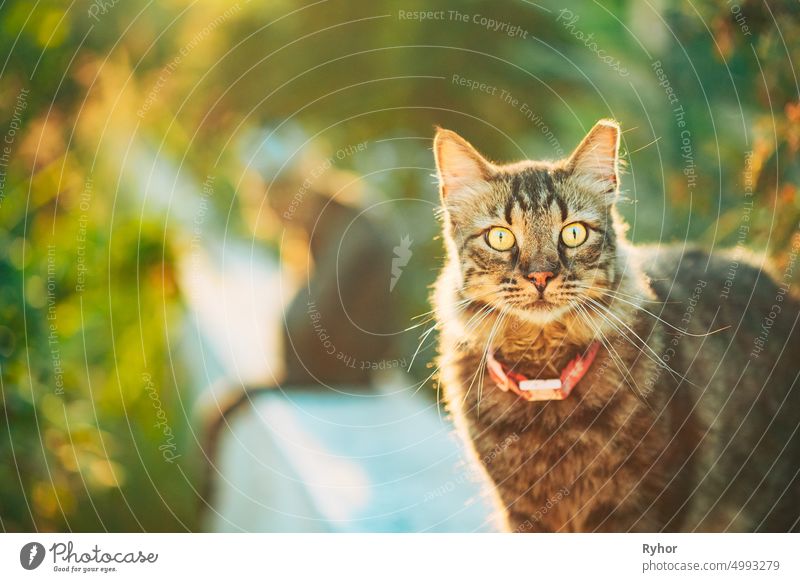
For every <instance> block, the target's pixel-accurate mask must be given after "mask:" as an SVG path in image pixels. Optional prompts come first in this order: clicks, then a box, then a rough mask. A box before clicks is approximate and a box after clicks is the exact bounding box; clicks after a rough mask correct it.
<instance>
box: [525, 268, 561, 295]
mask: <svg viewBox="0 0 800 582" xmlns="http://www.w3.org/2000/svg"><path fill="white" fill-rule="evenodd" d="M554 276H555V275H554V274H553V271H535V272H533V273H528V279H530V280H531V281H532V282H533V285H534V286H535V287H536V288H537V289H538V290H539V291H544V288H545V287H547V283H548V282H549V281H550V279H552V278H553V277H554Z"/></svg>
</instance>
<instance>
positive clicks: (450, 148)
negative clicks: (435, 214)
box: [433, 127, 494, 206]
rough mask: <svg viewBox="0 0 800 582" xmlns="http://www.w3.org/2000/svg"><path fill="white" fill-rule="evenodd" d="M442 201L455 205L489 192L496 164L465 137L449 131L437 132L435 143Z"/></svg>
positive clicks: (438, 130) (438, 129) (440, 129)
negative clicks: (488, 181)
mask: <svg viewBox="0 0 800 582" xmlns="http://www.w3.org/2000/svg"><path fill="white" fill-rule="evenodd" d="M433 153H434V156H435V157H436V170H437V173H438V175H439V191H440V193H441V196H442V202H443V203H444V204H445V205H446V206H447V205H452V204H453V203H455V202H457V201H463V200H464V199H466V198H469V197H471V196H473V195H480V194H481V193H483V192H485V190H486V183H487V180H488V179H489V178H490V177H491V175H492V174H493V172H494V165H493V164H492V163H491V162H489V161H488V160H486V159H485V158H484V157H483V156H482V155H480V154H479V153H478V151H477V150H476V149H475V148H474V147H472V145H471V144H470V143H469V142H468V141H467V140H465V139H464V138H463V137H461V136H460V135H458V134H457V133H456V132H454V131H450V130H449V129H442V128H441V127H439V128H437V129H436V138H435V139H434V140H433Z"/></svg>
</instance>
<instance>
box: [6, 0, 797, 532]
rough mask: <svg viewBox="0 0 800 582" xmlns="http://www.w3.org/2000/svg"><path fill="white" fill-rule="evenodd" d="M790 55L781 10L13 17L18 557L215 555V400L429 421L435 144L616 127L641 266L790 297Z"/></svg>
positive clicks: (253, 10)
mask: <svg viewBox="0 0 800 582" xmlns="http://www.w3.org/2000/svg"><path fill="white" fill-rule="evenodd" d="M417 11H428V12H430V11H434V13H433V14H429V15H428V17H426V18H421V17H420V16H419V15H418V14H415V12H417ZM798 39H800V9H799V8H798V3H797V2H795V1H789V0H775V1H769V2H767V1H766V0H761V1H759V0H752V1H751V0H740V1H738V2H737V1H727V0H697V1H691V2H677V1H674V2H673V1H666V0H645V1H642V2H640V1H634V0H628V1H624V0H616V1H609V2H569V1H566V2H551V1H548V0H540V1H538V2H528V1H526V0H503V1H498V2H494V1H492V2H489V1H486V2H477V1H465V0H458V1H456V0H450V1H442V0H436V1H433V2H428V1H425V2H423V1H422V0H400V1H382V2H367V1H363V0H357V1H353V0H320V1H317V2H310V1H309V2H300V1H289V0H269V1H256V0H253V1H250V2H248V1H246V0H239V1H238V2H231V1H222V0H196V1H185V0H160V1H158V2H155V1H149V2H148V1H145V0H135V1H134V0H94V1H93V2H87V1H67V0H64V1H62V0H48V1H45V2H42V1H37V2H30V1H28V0H5V1H3V2H1V3H0V135H2V137H0V139H1V140H2V142H0V313H2V317H0V372H2V375H1V376H0V380H1V382H0V529H2V530H4V531H19V530H28V531H29V530H39V531H87V530H97V531H104V530H107V531H140V530H146V531H160V530H164V531H184V530H192V531H195V530H200V529H204V528H206V527H208V526H207V525H206V523H205V522H204V521H203V515H202V513H203V512H202V511H201V510H200V509H198V508H199V507H202V505H203V504H204V500H203V499H201V497H202V491H203V490H204V487H205V484H204V479H206V478H207V477H208V470H207V467H208V457H209V454H210V453H209V448H208V447H207V446H204V438H205V433H204V430H205V429H204V427H205V424H204V423H206V422H207V415H208V411H209V410H211V411H212V412H213V410H214V408H215V406H214V405H213V404H214V403H216V404H218V403H219V400H218V398H217V394H219V392H215V388H214V387H215V386H217V387H218V386H220V385H224V386H230V385H235V386H240V387H241V386H243V385H263V386H270V385H272V386H279V387H281V388H286V389H288V387H290V386H292V385H301V384H302V385H309V384H317V385H318V386H319V387H320V391H321V393H325V391H326V390H327V391H333V392H334V393H335V392H336V390H337V389H336V388H335V386H339V385H348V386H352V387H359V386H360V387H363V390H364V391H365V392H364V393H365V394H368V393H370V392H369V390H370V389H372V388H374V387H375V386H380V385H383V384H392V385H395V384H397V385H399V386H401V387H402V389H401V391H404V392H405V393H406V394H407V396H408V398H410V399H414V401H419V402H420V403H421V404H420V407H421V410H426V411H427V410H430V409H433V410H435V409H436V408H437V406H436V405H437V403H436V398H437V392H436V389H435V388H436V384H435V380H434V379H431V378H430V374H431V372H432V371H433V369H432V368H431V367H430V362H431V361H432V359H433V357H434V352H435V348H434V342H435V335H434V334H429V335H427V336H424V337H423V338H422V340H423V341H422V343H421V344H420V339H421V338H420V332H424V331H426V330H428V329H430V325H424V326H421V327H414V326H415V325H417V323H418V322H422V323H426V322H425V318H424V316H423V317H422V318H418V319H415V317H417V316H420V315H421V314H425V312H427V311H428V310H429V309H430V308H429V306H428V294H429V287H430V285H431V283H432V282H433V281H434V279H435V276H436V270H437V268H438V266H439V265H440V263H441V257H442V252H443V251H442V245H441V241H440V240H438V239H437V231H438V222H437V220H436V218H435V211H436V208H437V197H438V194H437V191H436V186H435V182H434V179H433V177H432V174H433V172H434V168H433V160H432V155H431V150H430V146H431V137H432V134H433V130H434V127H435V126H436V125H440V126H444V127H447V128H451V129H454V130H456V131H458V132H460V133H461V134H462V135H464V136H465V137H467V138H468V139H469V140H471V141H472V142H473V143H475V144H477V145H478V147H479V148H480V149H481V150H482V151H483V152H484V153H485V154H486V155H487V156H488V157H490V158H493V159H496V160H499V161H505V160H513V159H518V158H523V157H527V158H556V157H560V156H563V155H566V154H568V153H569V152H570V150H571V148H572V147H574V145H575V144H576V143H577V142H578V140H579V139H580V137H581V136H582V135H583V134H584V133H585V132H586V131H587V130H588V129H589V128H590V127H591V125H592V124H593V123H594V122H595V121H596V120H597V119H598V118H601V117H613V118H616V119H618V120H619V121H620V122H621V124H622V126H623V129H624V136H623V137H624V139H623V142H624V143H623V148H624V154H625V158H626V160H627V170H626V174H625V176H624V179H623V194H624V196H623V200H622V201H621V203H620V206H619V208H620V211H621V213H622V214H623V215H624V216H625V217H626V218H627V219H628V221H629V222H630V224H631V229H630V231H629V235H630V237H631V238H632V239H633V240H634V241H636V242H640V243H646V242H677V243H680V244H683V243H692V244H695V243H696V244H700V245H703V246H706V247H709V248H717V249H718V248H721V247H723V246H736V245H737V244H738V245H741V246H743V247H747V248H748V249H751V250H752V251H754V252H757V253H766V254H767V255H769V256H771V257H773V258H774V259H775V260H776V261H777V263H778V265H779V266H780V265H781V263H782V262H785V261H786V258H787V251H788V248H789V246H790V245H789V241H790V239H791V237H792V236H798V235H797V231H798V219H799V218H800V195H798V190H797V187H798V184H800V165H798V161H797V159H798V148H800V99H799V95H800V85H799V84H798V72H797V69H796V67H795V64H796V63H800V41H798ZM751 202H752V206H749V204H750V203H751ZM320 321H324V322H325V323H324V326H323V325H322V324H321V323H320ZM409 328H410V329H409ZM320 329H324V330H325V331H324V335H325V336H326V337H323V334H322V333H321V332H320ZM329 341H330V342H332V343H333V344H335V346H336V349H334V353H338V354H341V355H342V357H339V358H338V359H334V357H332V356H331V355H330V354H329V352H328V347H329V343H327V342H329ZM420 345H421V347H420V349H419V353H418V354H417V355H416V357H414V354H415V352H416V351H417V348H418V346H420ZM348 358H350V359H352V360H353V361H354V362H355V363H356V364H357V365H349V364H348ZM365 362H366V363H367V364H366V366H365V364H364V363H365ZM364 368H366V369H364ZM393 383H394V384H393ZM355 393H357V390H356V389H355V388H354V389H353V390H352V391H350V392H348V394H355ZM209 403H212V404H211V405H210V404H209ZM217 408H218V406H217ZM256 446H257V445H256ZM301 485H302V484H298V486H301Z"/></svg>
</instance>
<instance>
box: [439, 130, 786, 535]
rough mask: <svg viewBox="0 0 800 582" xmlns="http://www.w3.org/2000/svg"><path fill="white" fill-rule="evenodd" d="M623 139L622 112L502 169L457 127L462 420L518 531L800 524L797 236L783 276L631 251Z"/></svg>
mask: <svg viewBox="0 0 800 582" xmlns="http://www.w3.org/2000/svg"><path fill="white" fill-rule="evenodd" d="M619 136H620V130H619V126H618V125H617V124H616V123H615V122H613V121H607V120H604V121H600V122H599V123H598V124H597V125H595V127H594V128H593V129H592V130H591V131H590V132H589V134H588V135H587V136H586V137H585V138H584V140H583V141H582V143H581V144H580V145H579V146H578V147H577V149H576V150H575V151H574V153H573V154H572V155H571V156H570V157H569V158H568V159H565V160H561V161H557V162H537V161H523V162H519V163H515V164H511V165H497V164H493V163H491V162H489V161H487V160H486V159H485V158H484V157H482V156H481V155H480V154H479V153H478V152H477V151H476V150H475V149H474V148H473V147H472V146H471V145H470V144H469V143H467V142H466V141H465V140H464V139H463V138H461V137H459V136H458V135H457V134H455V133H453V132H451V131H447V130H441V129H440V130H439V131H438V133H437V135H436V139H435V143H434V150H435V156H436V164H437V168H438V175H439V180H440V189H441V199H442V204H443V207H444V212H443V222H444V224H443V228H444V240H445V243H446V247H447V260H446V264H445V266H444V268H443V271H442V273H441V275H440V277H439V279H438V281H437V284H436V289H435V293H434V304H435V309H436V314H437V319H438V322H439V329H440V350H439V351H440V361H439V363H440V366H441V368H440V381H441V384H442V386H443V389H444V397H445V400H446V402H447V403H448V407H449V409H450V411H451V412H452V415H453V417H454V419H455V421H456V425H457V427H458V429H459V430H460V431H461V432H462V433H463V435H464V437H465V438H466V439H467V440H468V441H469V442H470V443H471V445H472V447H473V450H474V452H475V455H476V456H477V458H478V459H482V464H483V466H484V468H485V470H486V472H487V473H488V476H489V478H490V479H491V481H492V482H493V483H494V486H495V487H494V490H495V492H496V497H497V502H498V508H499V510H500V512H501V516H502V518H503V519H504V521H505V522H506V523H507V527H508V529H509V530H511V531H685V530H691V531H789V530H795V531H796V530H798V528H799V527H800V526H799V525H798V522H799V521H800V479H798V472H800V434H798V426H799V425H800V386H798V382H797V380H798V371H800V332H798V330H797V327H798V326H797V324H798V317H799V316H800V302H798V301H797V298H796V296H794V295H793V294H792V293H791V289H790V283H791V279H792V275H793V269H794V268H795V266H796V265H795V262H794V261H795V259H796V257H797V252H796V251H797V249H796V248H795V249H794V253H793V254H792V255H791V258H792V262H791V263H790V265H789V267H787V269H786V271H785V272H783V273H781V274H779V275H778V276H771V275H769V274H767V273H766V272H765V271H762V270H760V269H759V267H758V266H756V264H755V263H752V264H751V263H746V262H742V261H740V260H736V259H735V258H734V257H733V256H732V255H731V254H729V253H719V252H717V253H715V254H713V255H709V254H707V253H705V252H702V251H700V250H695V249H686V248H682V247H679V246H678V247H664V246H661V247H652V248H645V247H633V246H631V245H630V244H629V243H628V242H627V241H626V240H625V230H626V227H625V225H624V223H623V222H622V220H621V219H620V217H619V216H618V214H617V212H616V210H615V201H616V200H617V197H618V191H619V178H618V175H619V174H618V149H619V139H620V137H619ZM798 240H800V237H798ZM796 244H797V242H796ZM576 369H577V371H576ZM537 379H538V380H537ZM541 380H546V382H542V381H541ZM568 384H569V385H568ZM570 388H572V392H571V393H569V394H568V395H567V393H568V391H569V389H570Z"/></svg>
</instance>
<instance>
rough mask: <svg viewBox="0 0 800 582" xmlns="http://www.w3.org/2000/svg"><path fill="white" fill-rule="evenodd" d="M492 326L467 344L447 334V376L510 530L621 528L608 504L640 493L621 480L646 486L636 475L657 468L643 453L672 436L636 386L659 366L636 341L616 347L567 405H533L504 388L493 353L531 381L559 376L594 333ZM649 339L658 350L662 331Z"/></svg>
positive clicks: (459, 418) (451, 397) (603, 353)
mask: <svg viewBox="0 0 800 582" xmlns="http://www.w3.org/2000/svg"><path fill="white" fill-rule="evenodd" d="M485 326H486V327H485V328H480V329H476V330H473V334H472V336H471V337H470V338H469V340H468V341H466V342H464V340H463V335H461V334H460V333H458V334H457V335H458V337H459V338H460V339H458V340H456V336H455V335H448V334H447V333H444V334H443V337H442V348H443V351H442V380H443V384H444V386H445V391H446V393H445V397H446V400H447V401H448V402H449V403H450V409H451V411H453V413H454V416H455V418H456V422H457V424H458V425H459V426H460V427H461V428H462V430H465V431H466V432H467V433H468V435H469V440H470V441H471V442H472V443H473V446H474V448H475V452H476V454H477V456H478V458H479V459H481V460H482V462H483V465H484V467H485V469H486V471H487V473H488V474H489V476H490V477H491V479H492V481H493V482H494V483H495V484H496V485H497V486H498V493H499V495H500V496H501V498H502V505H503V506H504V507H505V508H506V512H507V516H508V520H509V529H511V530H519V531H557V530H564V531H585V530H586V529H593V528H595V527H598V528H600V529H602V528H603V527H604V525H606V526H608V527H612V525H613V527H615V528H619V527H620V519H621V518H620V516H619V515H617V516H616V517H615V518H614V520H613V521H609V520H608V519H607V518H608V516H607V515H605V513H604V512H605V511H606V509H605V508H608V507H614V506H615V505H616V502H617V501H618V500H619V499H621V498H625V496H626V494H628V493H632V490H631V491H621V490H620V488H619V485H618V483H620V482H622V483H629V484H631V486H632V485H633V484H636V483H638V482H639V481H640V480H641V475H638V476H637V474H636V473H637V471H640V473H645V472H646V470H647V468H648V467H649V465H647V466H645V465H646V464H647V463H649V462H650V461H651V460H652V458H651V456H650V455H647V456H646V458H645V457H643V456H642V455H640V454H637V451H639V452H641V450H644V449H645V448H648V449H649V450H650V451H659V450H661V449H663V447H661V444H662V443H663V442H664V437H665V436H666V435H665V427H664V426H663V425H660V424H658V423H654V422H653V419H654V417H653V414H652V413H651V412H650V411H649V410H647V409H646V408H645V407H643V406H642V404H641V402H640V401H639V400H638V399H637V398H636V397H635V396H634V394H633V391H632V390H633V389H634V387H635V386H633V384H636V382H637V380H638V381H639V382H641V380H642V379H643V378H646V377H648V376H649V375H651V374H654V373H655V372H656V371H655V366H654V364H653V363H652V361H651V360H649V359H648V358H646V357H642V358H637V357H636V356H635V354H636V353H640V352H639V351H636V352H634V351H631V349H630V345H629V344H625V345H622V344H621V345H617V346H614V344H609V347H606V346H604V347H603V348H602V349H601V350H600V351H599V353H598V356H597V358H596V359H595V361H594V362H593V363H592V366H591V367H590V368H589V370H588V372H587V373H586V375H585V376H584V378H583V379H582V380H581V381H580V383H579V384H578V386H577V387H576V388H575V390H574V391H573V393H572V394H571V395H570V396H569V397H568V398H567V399H565V400H563V401H549V402H527V401H524V400H522V399H520V398H518V397H517V396H516V395H514V394H512V393H509V392H505V391H503V390H501V389H500V388H499V387H498V386H497V385H496V384H495V383H494V381H493V380H492V379H491V377H489V375H488V374H486V373H485V371H484V368H485V353H486V352H487V350H489V349H491V350H492V351H493V352H494V353H495V354H496V355H497V357H498V358H499V359H501V360H502V361H504V362H505V363H506V364H507V365H509V364H511V365H513V368H514V370H515V371H517V372H519V373H522V374H523V375H525V376H527V377H529V378H553V377H558V376H559V375H560V371H561V370H562V369H563V367H564V366H565V365H566V364H567V362H568V361H569V360H570V359H572V358H573V357H574V356H575V355H576V354H577V353H580V352H581V351H582V350H583V349H584V348H585V346H586V345H587V343H588V342H590V341H592V339H593V336H592V335H591V334H590V333H589V332H588V331H587V332H584V333H583V334H582V333H578V332H577V330H578V327H577V326H575V325H570V323H569V322H567V324H565V325H564V324H556V325H551V326H548V327H546V328H541V327H539V326H536V325H533V324H529V323H527V322H520V321H509V322H506V323H505V324H503V325H500V326H495V325H494V323H492V322H491V321H488V322H486V324H485ZM456 328H457V326H456ZM492 332H493V333H492ZM490 339H491V340H492V342H491V343H490V341H489V340H490ZM454 340H455V343H451V341H454ZM650 340H651V341H652V342H653V343H654V344H655V345H656V347H658V342H659V338H658V336H657V335H655V336H651V338H650ZM487 346H489V347H488V348H487ZM612 350H613V351H612ZM623 363H624V364H623ZM611 442H613V446H608V443H611ZM487 460H488V462H487ZM639 465H642V467H639ZM621 476H624V478H623V479H619V477H621ZM612 477H613V478H612ZM612 482H614V483H617V485H616V486H615V487H613V488H612V487H609V486H608V484H609V483H612ZM640 493H641V491H639V493H637V495H638V494H640ZM554 496H555V497H558V498H559V499H558V503H554V502H553V499H552V498H553V497H554ZM632 501H634V505H636V506H638V504H636V503H635V499H634V500H632ZM542 508H544V509H542ZM636 515H637V516H640V515H642V513H641V511H639V512H638V513H636ZM605 522H608V523H605ZM644 524H645V527H646V524H647V522H646V520H645V522H644Z"/></svg>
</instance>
